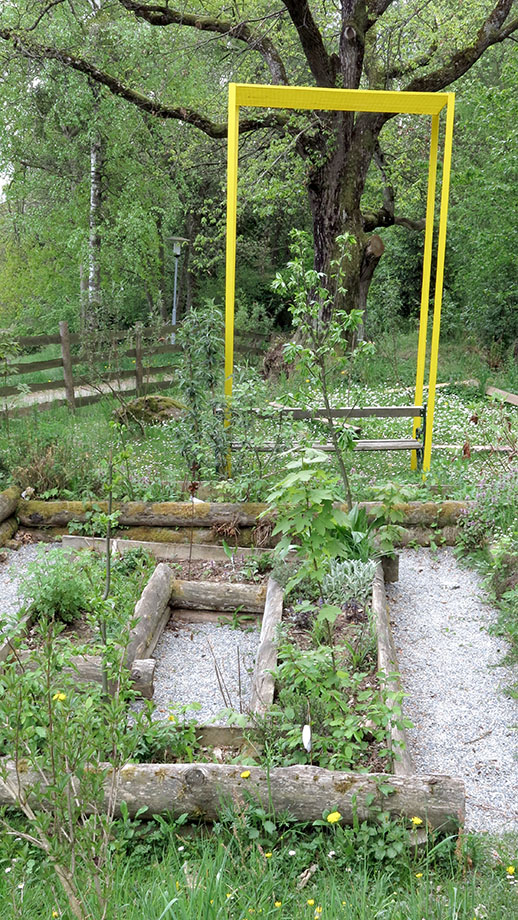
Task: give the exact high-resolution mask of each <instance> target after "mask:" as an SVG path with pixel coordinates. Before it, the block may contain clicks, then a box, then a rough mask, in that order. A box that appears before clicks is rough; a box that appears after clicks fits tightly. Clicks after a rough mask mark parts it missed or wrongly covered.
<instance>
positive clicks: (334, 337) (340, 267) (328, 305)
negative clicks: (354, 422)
mask: <svg viewBox="0 0 518 920" xmlns="http://www.w3.org/2000/svg"><path fill="white" fill-rule="evenodd" d="M351 243H354V240H353V239H352V237H350V236H348V235H347V234H346V235H345V236H340V237H338V238H337V240H336V244H337V246H338V247H339V249H340V255H339V257H338V258H337V259H336V260H335V261H333V262H332V263H331V272H332V274H333V276H334V278H333V293H331V291H330V288H329V279H327V278H326V277H325V275H324V274H323V273H322V272H317V271H315V270H314V269H308V268H306V264H305V262H306V249H307V235H305V234H304V233H302V232H300V231H293V233H292V255H293V258H292V260H291V261H290V262H288V265H287V269H286V271H285V272H279V273H278V274H277V276H276V278H275V281H274V282H273V288H274V290H276V291H278V292H279V293H281V294H282V295H283V296H285V297H286V299H287V300H288V303H289V307H290V311H291V315H292V321H293V326H294V328H295V333H296V334H295V339H294V341H293V342H290V343H288V344H287V345H286V346H285V349H284V354H285V358H286V360H287V361H288V362H290V363H291V362H295V361H296V362H297V364H298V367H299V369H300V371H301V373H302V374H303V375H304V378H305V379H308V380H310V381H312V382H313V383H314V384H315V385H316V386H317V387H318V388H319V390H320V393H321V395H322V400H323V403H324V407H325V410H326V420H327V423H328V428H329V435H330V438H331V441H332V444H333V448H334V452H335V456H336V459H337V462H338V467H339V470H340V476H341V479H342V483H343V487H344V492H345V497H346V500H347V504H348V506H349V508H350V507H351V505H352V496H351V487H350V483H349V476H348V473H347V468H346V464H345V454H346V453H347V451H350V450H351V448H352V443H353V435H352V433H351V429H349V428H344V429H343V430H342V431H340V430H339V429H337V427H336V424H335V421H334V419H333V412H332V408H331V382H332V379H333V377H335V376H337V375H338V376H340V375H342V374H345V373H346V371H347V368H348V364H349V363H350V360H351V358H352V356H353V354H354V355H358V354H359V353H360V352H364V353H365V352H366V351H372V345H371V343H366V342H361V343H359V344H358V345H357V346H356V347H355V348H354V349H352V348H351V344H350V343H351V341H352V340H353V339H354V333H355V331H356V330H357V329H358V328H359V326H360V325H361V322H362V316H363V313H362V311H361V310H351V312H350V313H347V312H345V311H344V310H340V309H338V307H337V304H338V303H339V302H340V300H342V299H343V296H344V294H345V288H344V279H345V274H344V270H345V267H346V265H347V256H348V250H349V247H350V245H351Z"/></svg>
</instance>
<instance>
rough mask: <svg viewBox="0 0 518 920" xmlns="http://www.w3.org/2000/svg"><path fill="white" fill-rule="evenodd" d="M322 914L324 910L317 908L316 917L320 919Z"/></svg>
mask: <svg viewBox="0 0 518 920" xmlns="http://www.w3.org/2000/svg"><path fill="white" fill-rule="evenodd" d="M321 913H322V908H321V907H315V917H320V914H321Z"/></svg>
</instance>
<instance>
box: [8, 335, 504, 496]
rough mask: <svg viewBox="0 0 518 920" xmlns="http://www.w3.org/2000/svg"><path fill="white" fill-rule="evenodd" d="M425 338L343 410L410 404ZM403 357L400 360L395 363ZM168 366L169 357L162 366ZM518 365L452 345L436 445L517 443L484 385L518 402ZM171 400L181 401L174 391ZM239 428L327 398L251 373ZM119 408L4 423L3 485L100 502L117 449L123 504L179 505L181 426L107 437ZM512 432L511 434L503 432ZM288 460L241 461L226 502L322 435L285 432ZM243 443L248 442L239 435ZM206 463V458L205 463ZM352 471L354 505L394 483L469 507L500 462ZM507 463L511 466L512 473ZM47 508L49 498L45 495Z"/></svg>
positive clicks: (264, 486)
mask: <svg viewBox="0 0 518 920" xmlns="http://www.w3.org/2000/svg"><path fill="white" fill-rule="evenodd" d="M416 347H417V338H416V335H415V334H414V333H412V334H407V335H400V336H398V338H397V339H396V340H395V341H393V340H391V339H386V340H384V341H382V342H380V343H379V344H378V349H377V354H376V355H375V356H374V357H371V358H362V359H361V361H359V362H358V363H357V364H356V365H355V366H354V369H353V371H352V372H351V374H350V375H349V376H348V377H345V378H341V380H340V382H339V383H338V385H337V386H336V389H335V392H334V395H333V402H334V404H335V405H344V404H358V405H368V404H373V405H392V404H407V403H412V402H413V385H414V377H415V355H416ZM394 355H395V357H394ZM157 357H161V356H157ZM517 375H518V372H517V370H516V365H513V364H509V365H508V366H507V368H506V367H501V368H500V369H499V371H498V373H496V372H493V371H492V370H491V369H490V368H489V366H488V365H487V364H485V363H484V361H483V359H482V357H481V355H480V353H479V352H478V351H477V350H476V349H475V348H474V347H468V346H465V345H464V343H461V342H446V343H444V344H443V345H442V346H441V352H440V366H439V380H440V381H441V382H447V381H450V385H449V386H448V387H445V388H439V389H438V390H437V398H436V407H435V419H434V441H435V442H436V443H444V444H457V445H464V444H465V443H466V442H468V443H469V444H471V445H473V444H496V443H499V442H500V443H506V440H507V441H509V440H510V438H515V439H516V438H517V436H518V413H517V410H516V409H515V408H513V407H506V408H505V410H504V411H502V409H501V408H499V407H498V405H497V404H495V403H493V402H492V401H491V400H489V399H488V398H487V397H486V396H485V395H484V393H483V390H484V387H485V384H486V382H487V381H489V382H491V383H495V384H497V385H499V386H501V387H503V388H504V389H512V388H513V386H514V388H515V389H516V390H517V391H518V380H517V379H516V378H517ZM473 378H477V379H478V380H479V381H480V386H471V387H469V386H463V385H460V384H459V383H458V381H460V380H466V379H473ZM169 392H171V394H172V395H175V396H177V397H178V396H180V394H179V393H178V392H176V391H175V389H174V387H171V389H170V391H169ZM235 392H236V396H235V400H234V408H235V411H236V418H237V416H238V415H239V408H240V406H242V405H245V404H248V405H258V406H261V405H266V404H267V403H269V402H271V401H277V402H279V401H280V402H284V403H285V404H287V405H304V406H311V405H317V404H320V403H321V399H320V396H319V393H318V392H317V391H316V390H315V389H314V388H313V387H312V386H311V384H309V383H308V382H307V381H305V380H301V379H298V378H297V376H296V375H295V376H292V377H290V378H288V379H283V378H281V380H280V381H277V382H275V383H265V382H264V381H263V380H262V379H261V378H260V376H259V374H258V372H257V369H255V368H253V367H241V368H240V369H238V370H237V371H236V391H235ZM117 406H118V402H117V401H116V400H115V399H113V398H112V397H106V398H104V399H102V400H101V401H100V402H99V403H96V404H95V405H92V406H85V407H80V408H79V409H78V410H77V412H76V413H75V414H71V413H69V412H68V410H67V409H66V407H62V408H55V409H52V410H50V411H47V412H44V413H42V412H39V411H38V410H37V409H36V408H35V410H34V413H33V414H31V415H30V416H28V417H25V418H22V419H12V420H11V422H10V425H9V436H8V434H7V430H6V426H5V421H3V422H2V423H1V431H0V485H1V486H4V487H5V485H7V484H8V483H9V482H10V481H11V480H14V481H15V482H18V483H19V484H20V485H21V486H22V487H26V486H27V485H32V486H33V487H35V488H36V490H37V493H38V495H40V496H45V495H46V494H47V493H49V492H53V493H54V494H55V495H56V496H57V495H61V496H62V497H68V498H71V497H78V498H81V497H84V496H92V495H99V494H100V492H99V490H102V474H101V467H102V461H103V458H106V457H107V455H108V452H109V449H110V446H113V449H114V451H115V453H117V452H120V450H121V449H122V447H124V449H125V450H126V451H127V456H126V458H125V460H124V463H123V464H122V467H123V468H122V467H121V471H120V473H121V475H120V482H119V485H118V489H119V493H118V495H117V497H133V498H137V499H144V500H172V499H175V498H177V497H178V490H177V483H178V481H179V480H183V479H184V478H185V477H186V476H187V475H188V471H187V469H186V464H185V462H184V460H183V459H182V456H181V451H180V446H179V441H178V436H177V426H175V424H174V423H171V424H169V425H162V426H154V427H153V426H148V427H147V429H146V431H145V434H144V435H143V434H142V432H141V431H140V430H139V429H138V428H136V427H135V428H132V429H131V431H127V432H125V433H124V434H123V438H122V440H121V438H120V437H119V436H118V435H117V433H116V432H115V431H114V430H113V427H112V426H111V425H110V421H111V413H112V411H113V409H115V408H117ZM508 419H509V420H510V423H511V432H509V431H508V430H507V420H508ZM253 427H254V429H255V431H256V436H257V440H258V443H262V442H264V441H265V440H271V439H272V437H273V431H272V429H273V426H272V423H271V421H263V422H259V421H256V422H254V426H253ZM250 428H251V423H250V417H249V416H248V417H246V420H244V421H243V431H244V432H245V434H246V433H247V432H248V434H249V432H250ZM283 428H284V433H283V438H282V443H281V446H280V449H278V450H276V451H275V453H274V455H265V454H254V452H253V450H249V451H242V452H235V453H234V456H233V476H232V481H231V482H228V483H225V480H224V477H220V481H221V485H220V494H221V497H226V498H228V499H246V498H248V499H261V498H264V495H265V494H266V492H267V490H268V487H269V485H270V484H271V483H272V482H275V479H276V478H278V477H279V476H280V475H282V473H283V471H284V469H285V463H286V457H285V456H282V446H283V445H284V447H286V446H289V445H291V444H292V443H293V439H294V437H295V436H296V437H297V438H307V439H308V441H309V440H312V439H313V440H315V439H316V440H323V439H325V438H326V431H325V427H324V426H323V425H312V426H310V425H307V424H306V423H304V424H301V423H299V424H298V425H296V426H295V425H292V424H290V423H285V425H284V426H283ZM361 429H362V434H361V436H362V437H363V438H369V437H403V436H408V435H409V434H410V433H411V423H410V420H408V419H367V420H362V422H361ZM236 434H237V437H238V438H239V437H240V436H241V434H242V431H240V429H239V424H238V429H237V432H236ZM209 454H210V452H209ZM348 462H349V466H350V468H351V469H352V473H351V480H352V492H353V497H354V499H355V500H363V499H369V498H372V497H375V491H376V487H377V485H378V484H379V483H380V482H383V481H396V482H398V483H400V484H401V485H405V486H410V487H411V488H412V493H413V495H414V497H416V498H419V497H427V496H428V495H429V494H430V487H432V494H433V492H434V491H440V492H441V494H442V495H443V496H450V497H455V498H466V497H470V496H472V495H473V494H474V491H475V489H476V484H477V482H478V481H479V480H480V478H481V476H482V475H483V474H484V472H487V471H488V470H489V471H490V472H491V473H492V474H496V473H497V472H498V468H499V465H500V458H498V457H491V456H488V455H476V454H473V455H472V456H471V458H470V459H467V460H463V459H462V458H461V451H460V450H457V451H453V452H451V451H439V450H437V451H434V452H433V454H432V469H431V471H430V473H429V474H427V476H426V477H424V478H423V476H422V475H421V474H420V473H418V472H415V471H412V470H411V469H410V456H409V453H408V452H406V451H401V452H399V451H393V452H376V453H366V452H362V453H357V454H354V455H351V456H350V458H349V461H348ZM504 462H505V461H504ZM198 475H199V478H205V479H206V478H211V477H213V475H214V474H213V473H212V472H210V471H209V470H204V469H201V470H200V471H199V473H198ZM47 497H53V496H50V495H48V496H47Z"/></svg>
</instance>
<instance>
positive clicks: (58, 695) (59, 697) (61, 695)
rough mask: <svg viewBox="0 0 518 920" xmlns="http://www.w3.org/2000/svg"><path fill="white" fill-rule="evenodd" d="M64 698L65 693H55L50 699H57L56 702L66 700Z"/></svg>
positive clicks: (65, 696)
mask: <svg viewBox="0 0 518 920" xmlns="http://www.w3.org/2000/svg"><path fill="white" fill-rule="evenodd" d="M66 698H67V695H66V693H55V694H54V696H53V697H52V699H53V700H57V701H58V703H62V702H63V700H66Z"/></svg>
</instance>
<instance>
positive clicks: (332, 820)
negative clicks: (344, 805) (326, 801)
mask: <svg viewBox="0 0 518 920" xmlns="http://www.w3.org/2000/svg"><path fill="white" fill-rule="evenodd" d="M341 817H342V816H341V814H340V812H339V811H332V812H331V814H329V815H328V816H327V821H328V823H329V824H336V822H337V821H339V820H340V818H341Z"/></svg>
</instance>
